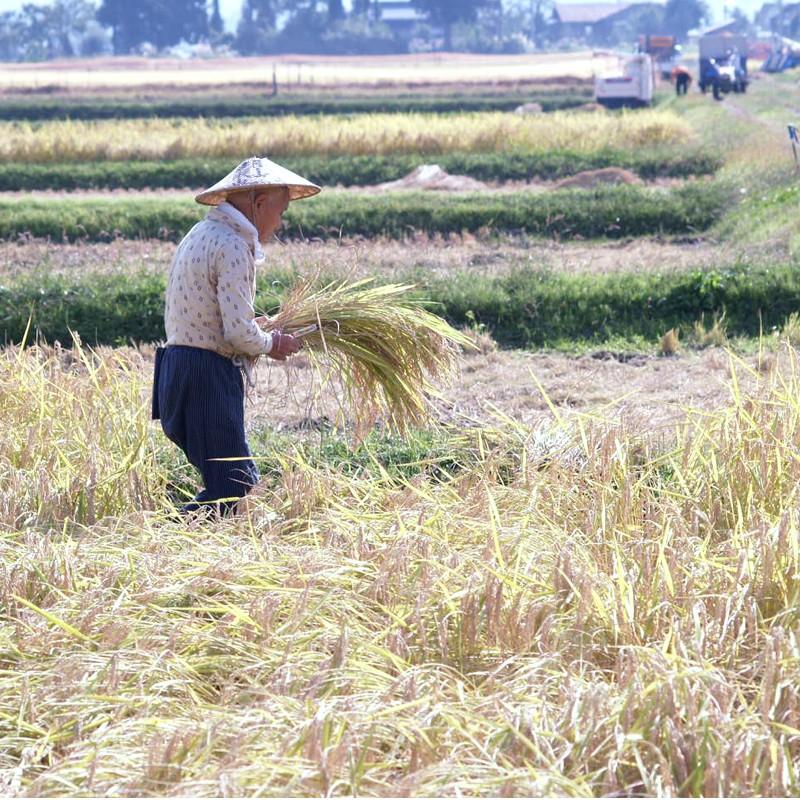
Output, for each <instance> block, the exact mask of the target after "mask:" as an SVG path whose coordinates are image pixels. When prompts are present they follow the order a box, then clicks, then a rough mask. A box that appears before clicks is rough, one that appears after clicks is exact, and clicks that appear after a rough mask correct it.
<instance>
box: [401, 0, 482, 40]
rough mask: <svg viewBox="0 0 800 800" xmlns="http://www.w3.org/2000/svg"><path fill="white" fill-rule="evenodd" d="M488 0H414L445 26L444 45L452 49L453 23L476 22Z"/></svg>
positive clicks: (432, 17)
mask: <svg viewBox="0 0 800 800" xmlns="http://www.w3.org/2000/svg"><path fill="white" fill-rule="evenodd" d="M486 2H487V0H414V5H416V6H417V7H418V8H419V9H421V10H422V11H425V12H427V14H428V16H429V17H430V19H431V22H433V23H435V24H437V25H441V26H442V27H443V28H444V46H445V49H446V50H450V49H451V48H452V44H453V25H455V24H456V23H457V22H474V21H475V17H476V16H477V13H478V9H479V8H480V7H481V6H483V5H486Z"/></svg>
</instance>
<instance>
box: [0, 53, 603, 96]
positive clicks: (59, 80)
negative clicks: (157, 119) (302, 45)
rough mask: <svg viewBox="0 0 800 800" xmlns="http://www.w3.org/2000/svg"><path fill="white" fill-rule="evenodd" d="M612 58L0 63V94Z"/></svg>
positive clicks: (577, 73) (538, 68)
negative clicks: (35, 90) (23, 90)
mask: <svg viewBox="0 0 800 800" xmlns="http://www.w3.org/2000/svg"><path fill="white" fill-rule="evenodd" d="M615 62H616V59H614V58H609V57H607V56H593V54H592V53H591V52H588V51H578V52H574V53H547V54H538V55H537V54H526V55H517V56H514V55H511V56H479V55H464V54H459V53H442V54H440V53H430V54H416V55H410V56H397V55H393V56H354V57H336V56H330V57H320V56H316V57H315V56H302V55H301V56H291V55H288V56H272V57H261V58H258V57H255V58H202V59H191V60H185V59H168V58H164V59H155V58H135V57H130V58H113V59H103V58H97V59H70V60H68V61H62V62H50V63H38V64H3V69H2V73H1V74H0V89H3V88H5V89H7V90H11V89H14V90H20V89H29V90H30V89H41V88H44V87H46V88H47V89H52V88H53V87H66V88H73V89H75V88H77V89H82V90H85V89H87V88H88V89H91V88H98V89H108V88H117V89H121V88H132V89H135V88H137V87H140V86H142V85H148V86H153V87H167V86H168V87H180V86H196V85H204V86H220V87H226V86H237V85H238V84H250V85H252V84H253V83H257V82H261V83H262V85H264V86H266V87H270V88H271V85H272V72H273V68H274V69H275V72H276V75H277V78H278V81H279V83H280V84H281V85H312V86H313V85H323V86H330V85H354V84H355V85H359V86H366V87H373V88H375V87H380V86H382V85H386V84H403V83H405V84H408V83H425V84H431V83H434V84H436V83H454V82H461V83H483V82H486V81H487V80H502V81H513V80H526V79H528V80H530V79H547V78H561V77H563V76H573V77H578V78H590V77H592V76H593V74H594V73H595V72H599V71H601V70H602V69H603V68H604V67H605V66H607V65H608V64H609V63H615Z"/></svg>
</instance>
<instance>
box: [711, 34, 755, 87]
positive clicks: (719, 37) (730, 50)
mask: <svg viewBox="0 0 800 800" xmlns="http://www.w3.org/2000/svg"><path fill="white" fill-rule="evenodd" d="M699 75H700V81H699V86H700V91H701V92H703V93H705V92H706V91H708V90H709V89H711V90H712V92H713V93H714V99H715V100H720V99H722V95H723V94H728V92H737V93H738V92H746V91H747V84H748V78H747V37H746V36H744V35H741V34H733V33H719V34H709V35H707V36H702V37H701V38H700V69H699Z"/></svg>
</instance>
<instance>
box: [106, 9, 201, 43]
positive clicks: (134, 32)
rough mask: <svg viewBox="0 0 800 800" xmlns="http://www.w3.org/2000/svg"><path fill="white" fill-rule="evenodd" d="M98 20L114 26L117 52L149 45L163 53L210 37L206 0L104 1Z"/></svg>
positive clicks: (114, 41)
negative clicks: (173, 47)
mask: <svg viewBox="0 0 800 800" xmlns="http://www.w3.org/2000/svg"><path fill="white" fill-rule="evenodd" d="M97 19H98V20H99V21H100V22H102V23H104V24H106V25H109V26H111V28H112V31H113V43H114V52H115V53H130V52H131V51H132V50H135V49H136V48H138V47H139V46H140V45H142V44H144V43H145V42H149V43H150V44H152V45H154V46H155V47H157V48H158V49H159V50H160V49H163V48H165V47H170V46H171V45H174V44H177V43H178V42H180V41H182V40H183V41H186V42H190V43H195V42H199V41H202V40H204V39H206V38H207V37H208V32H209V31H208V16H207V11H206V0H102V5H101V6H100V10H99V11H98V13H97Z"/></svg>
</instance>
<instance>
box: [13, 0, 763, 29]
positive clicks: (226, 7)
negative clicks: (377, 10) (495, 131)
mask: <svg viewBox="0 0 800 800" xmlns="http://www.w3.org/2000/svg"><path fill="white" fill-rule="evenodd" d="M565 1H566V2H568V0H565ZM25 2H36V0H0V12H2V11H16V10H17V9H19V8H21V7H22V5H23V3H25ZM584 2H585V0H584ZM707 2H708V5H709V7H710V8H711V12H712V14H713V15H714V21H716V22H718V21H719V20H721V19H723V18H724V17H725V16H727V14H726V11H730V10H733V8H734V7H735V6H738V7H739V8H741V9H742V11H744V12H745V13H746V14H748V15H749V16H752V14H753V12H754V11H757V10H758V9H759V8H761V6H762V4H763V0H739V2H737V3H733V2H725V0H707ZM40 4H41V5H46V3H40ZM345 5H349V3H348V2H345ZM241 7H242V0H220V9H221V11H222V16H223V17H224V18H225V26H226V27H227V28H230V29H233V28H235V27H236V21H237V20H238V18H239V12H240V10H241Z"/></svg>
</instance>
